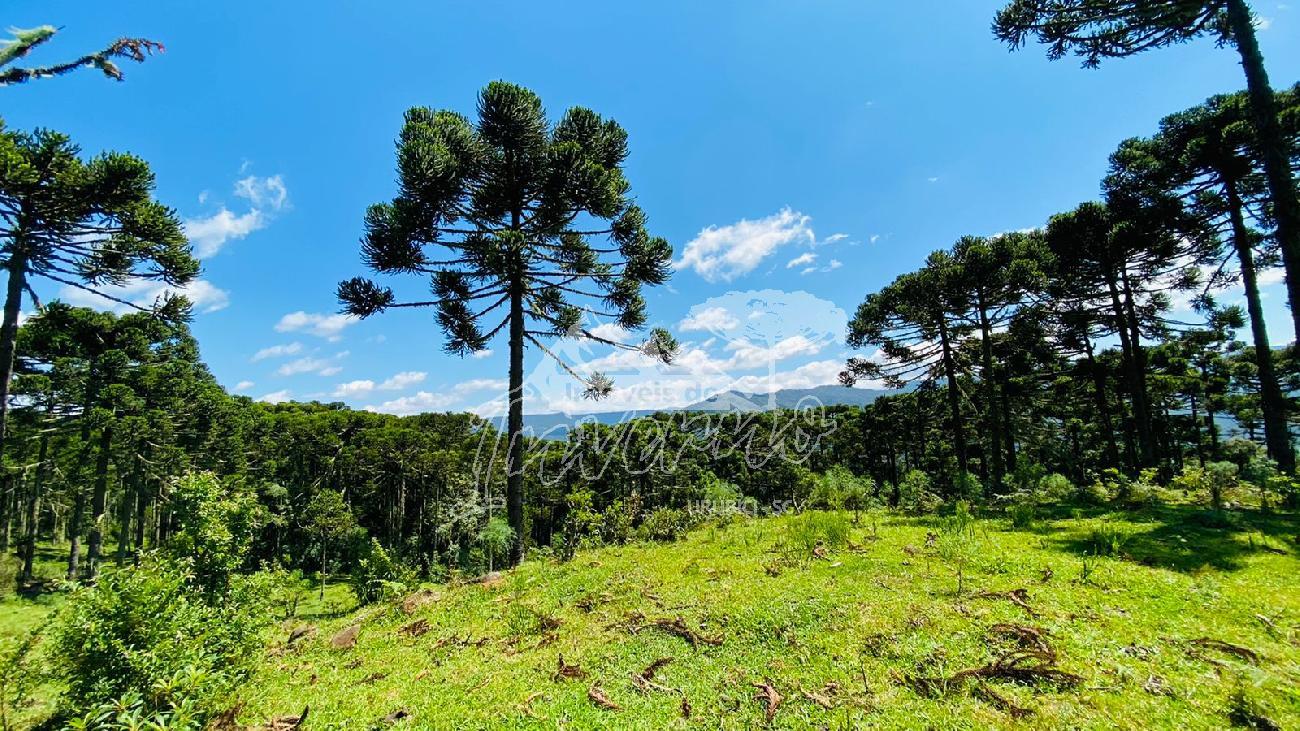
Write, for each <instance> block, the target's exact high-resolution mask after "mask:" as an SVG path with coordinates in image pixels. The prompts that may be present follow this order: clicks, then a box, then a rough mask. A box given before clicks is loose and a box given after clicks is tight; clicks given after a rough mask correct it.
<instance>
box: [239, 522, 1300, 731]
mask: <svg viewBox="0 0 1300 731" xmlns="http://www.w3.org/2000/svg"><path fill="white" fill-rule="evenodd" d="M844 520H847V518H845V519H844ZM836 527H837V522H836V520H835V519H834V518H827V517H825V516H818V515H816V514H814V516H813V517H800V516H789V517H781V518H772V519H763V520H752V521H746V522H740V523H735V524H731V525H727V526H725V527H721V526H719V527H708V528H704V529H700V530H697V531H695V532H694V533H693V534H691V535H690V536H689V538H687V539H686V540H684V541H682V542H679V543H675V544H668V545H635V546H627V547H620V548H606V549H600V550H592V551H587V552H581V553H579V555H578V557H577V558H576V559H575V560H574V561H572V562H570V563H567V564H556V563H552V562H549V561H531V562H528V563H527V564H525V565H524V566H523V567H521V568H520V569H518V570H517V571H514V572H512V573H509V574H506V575H503V576H501V577H499V578H498V579H495V580H492V581H488V582H486V583H465V584H459V585H455V584H453V585H443V586H436V587H430V588H429V589H427V590H426V591H425V592H424V593H422V594H419V595H416V596H414V597H413V598H411V599H410V600H408V601H407V602H406V603H405V604H406V606H404V607H403V606H402V605H401V604H400V603H398V604H392V605H378V606H372V607H366V608H362V609H360V610H357V611H349V612H339V613H336V614H334V615H332V616H327V615H323V614H319V613H318V614H314V615H313V614H308V615H306V616H304V617H301V618H299V619H297V620H293V621H290V622H287V623H285V625H284V627H283V629H282V631H281V634H280V635H279V636H278V637H277V638H275V639H274V640H273V641H272V643H271V647H270V649H269V652H268V656H267V658H266V660H265V661H264V663H263V664H262V666H261V667H260V669H259V670H258V671H257V673H256V675H255V677H254V678H253V679H252V681H251V682H250V683H248V685H247V687H246V692H245V693H244V698H243V701H244V703H245V705H243V707H242V709H241V711H240V714H239V717H240V720H241V721H244V722H246V723H265V722H267V721H268V720H270V719H273V718H275V717H278V716H286V715H296V714H298V713H300V712H301V711H302V709H303V707H304V706H308V707H310V712H309V716H308V719H307V721H306V723H305V724H304V728H310V729H325V728H370V727H372V726H378V727H386V726H391V727H394V728H403V727H405V728H450V727H453V726H455V727H472V728H643V729H659V728H693V727H698V728H724V729H742V728H753V727H760V726H763V725H770V726H771V727H773V728H856V727H863V726H865V725H868V724H869V725H871V726H872V727H877V728H924V727H933V728H987V727H995V728H1002V727H1006V728H1012V727H1017V728H1018V727H1024V726H1026V725H1028V726H1031V727H1040V728H1112V727H1115V726H1116V725H1118V726H1123V727H1147V728H1150V727H1158V728H1180V729H1211V728H1223V727H1225V726H1226V725H1229V724H1230V723H1234V722H1235V723H1244V724H1251V723H1253V724H1256V725H1257V726H1258V727H1261V728H1263V727H1268V726H1267V725H1266V724H1268V723H1275V724H1277V725H1279V726H1280V727H1282V728H1297V727H1300V690H1298V689H1300V639H1298V634H1300V578H1298V577H1300V571H1298V569H1300V561H1298V560H1297V556H1296V544H1295V536H1296V525H1295V522H1294V519H1293V518H1290V517H1286V516H1261V515H1258V514H1251V515H1238V516H1235V519H1234V521H1233V522H1232V523H1231V524H1230V525H1227V526H1215V525H1214V521H1213V520H1211V519H1210V518H1209V516H1207V515H1206V514H1204V513H1201V512H1199V511H1197V510H1195V509H1191V508H1162V509H1159V510H1156V511H1152V512H1149V513H1145V514H1139V515H1136V516H1135V515H1132V514H1115V515H1106V514H1092V515H1080V514H1079V513H1078V512H1077V511H1076V512H1075V513H1074V514H1073V515H1071V516H1068V517H1065V516H1061V517H1058V519H1055V520H1050V521H1040V522H1039V523H1038V524H1037V525H1035V526H1034V527H1033V528H1030V529H1012V528H1011V527H1010V526H1009V524H1008V523H1007V521H1006V520H1004V519H988V520H980V521H978V522H977V523H976V525H975V530H974V532H973V537H972V538H970V539H969V544H968V545H962V546H958V547H957V548H954V545H953V544H952V543H951V542H950V540H949V538H948V536H946V535H945V536H942V537H940V536H938V535H936V536H935V538H933V539H931V538H930V537H929V536H930V534H932V533H936V534H937V533H939V532H940V531H939V528H938V527H937V523H936V521H935V520H929V519H912V518H904V517H897V516H888V517H881V518H880V522H879V523H878V524H872V522H871V521H870V520H868V519H866V518H864V520H863V522H862V523H861V524H859V525H856V526H852V525H851V526H850V530H849V535H848V536H847V542H846V543H844V545H842V546H840V547H834V548H830V549H829V550H827V548H826V546H825V545H823V546H818V545H817V543H816V542H817V534H818V532H819V531H821V532H822V539H823V540H826V539H827V535H826V534H825V531H826V530H827V529H829V530H830V535H829V539H830V540H829V543H831V544H834V543H838V542H839V541H838V540H837V536H836V535H835V533H836ZM928 543H929V544H932V545H927V544H928ZM1098 551H1102V552H1113V553H1115V554H1116V555H1114V556H1109V557H1090V555H1089V554H1093V553H1096V552H1098ZM961 555H968V556H969V557H970V559H969V561H968V562H965V563H961V562H959V561H958V560H957V558H955V557H957V556H961ZM958 564H960V565H963V566H964V571H963V580H962V583H963V587H962V593H961V594H958V593H957V589H958V579H957V571H956V567H957V565H958ZM1021 590H1023V591H1021ZM339 601H340V600H336V602H335V603H336V604H337V603H338V602H339ZM328 605H329V601H328V600H327V603H326V606H328ZM352 627H355V628H356V635H355V644H354V645H352V646H348V645H350V642H349V641H348V639H349V638H348V636H347V635H348V633H344V634H343V635H342V636H338V637H336V634H338V633H340V632H342V631H344V630H347V629H348V628H352ZM292 630H297V633H296V634H302V633H303V632H306V634H305V635H303V636H301V637H299V638H297V639H295V640H294V641H292V642H290V641H289V640H288V638H289V637H290V633H291V631H292ZM332 640H334V641H332ZM1221 643H1227V644H1221ZM335 645H339V646H341V647H336V646H335ZM561 658H562V660H561ZM688 707H689V708H688Z"/></svg>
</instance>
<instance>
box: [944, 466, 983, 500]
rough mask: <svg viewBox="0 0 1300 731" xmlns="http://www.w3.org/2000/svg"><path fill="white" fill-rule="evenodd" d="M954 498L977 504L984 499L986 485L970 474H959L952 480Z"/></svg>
mask: <svg viewBox="0 0 1300 731" xmlns="http://www.w3.org/2000/svg"><path fill="white" fill-rule="evenodd" d="M952 496H953V498H954V499H956V500H965V501H967V502H975V501H979V500H982V499H983V498H984V483H982V482H980V478H978V477H976V476H975V475H973V474H971V473H969V472H958V473H957V474H956V475H955V476H954V477H953V480H952Z"/></svg>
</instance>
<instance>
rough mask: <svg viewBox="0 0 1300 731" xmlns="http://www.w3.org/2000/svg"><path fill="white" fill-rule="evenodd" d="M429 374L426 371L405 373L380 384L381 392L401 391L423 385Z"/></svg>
mask: <svg viewBox="0 0 1300 731" xmlns="http://www.w3.org/2000/svg"><path fill="white" fill-rule="evenodd" d="M428 375H429V374H427V373H425V372H424V371H403V372H401V373H398V374H396V375H394V376H393V377H391V378H389V379H388V380H386V381H384V382H383V383H381V384H379V390H381V391H401V390H403V389H406V388H410V387H411V386H414V385H415V384H417V383H423V382H424V379H425V378H427V377H428Z"/></svg>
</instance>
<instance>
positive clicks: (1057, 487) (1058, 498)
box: [1038, 472, 1075, 503]
mask: <svg viewBox="0 0 1300 731" xmlns="http://www.w3.org/2000/svg"><path fill="white" fill-rule="evenodd" d="M1074 494H1075V488H1074V483H1072V482H1070V478H1068V477H1066V476H1065V475H1062V474H1059V473H1055V472H1053V473H1052V474H1050V475H1046V476H1044V477H1043V478H1042V479H1041V480H1039V481H1038V496H1039V498H1040V499H1042V500H1046V501H1048V502H1053V503H1061V502H1065V501H1067V500H1070V499H1071V498H1073V497H1074Z"/></svg>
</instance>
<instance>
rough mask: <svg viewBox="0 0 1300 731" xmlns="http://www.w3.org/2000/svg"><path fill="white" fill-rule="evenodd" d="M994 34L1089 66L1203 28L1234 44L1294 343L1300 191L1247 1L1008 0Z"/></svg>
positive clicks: (1298, 312) (1299, 314) (1298, 326)
mask: <svg viewBox="0 0 1300 731" xmlns="http://www.w3.org/2000/svg"><path fill="white" fill-rule="evenodd" d="M993 33H994V35H996V36H997V38H998V39H999V40H1001V41H1003V42H1005V43H1006V44H1007V45H1008V46H1010V47H1011V48H1013V49H1014V48H1020V47H1021V46H1023V45H1024V44H1025V42H1026V41H1027V40H1028V39H1029V38H1030V37H1035V38H1037V39H1038V40H1039V42H1041V43H1043V44H1046V45H1047V46H1048V51H1047V55H1048V58H1051V59H1053V60H1055V59H1060V58H1063V57H1064V56H1065V55H1066V54H1068V53H1073V54H1075V55H1076V56H1079V57H1081V58H1082V59H1083V65H1084V66H1085V67H1088V68H1095V67H1097V66H1098V65H1100V64H1101V60H1102V59H1103V58H1123V57H1127V56H1132V55H1135V54H1138V53H1141V52H1143V51H1146V50H1149V49H1152V48H1162V47H1164V46H1170V45H1173V44H1176V43H1183V42H1186V41H1190V40H1192V39H1195V38H1199V37H1201V36H1205V35H1210V36H1212V37H1214V38H1215V39H1216V40H1217V41H1218V42H1219V44H1220V45H1227V44H1232V45H1233V46H1236V48H1237V52H1238V54H1239V55H1240V56H1241V66H1242V68H1243V69H1244V70H1245V72H1246V86H1247V90H1248V94H1249V97H1250V111H1251V116H1252V120H1253V122H1254V125H1255V129H1256V135H1257V137H1258V143H1259V148H1260V153H1261V157H1262V161H1263V167H1264V174H1265V178H1266V180H1267V182H1268V190H1269V197H1270V198H1271V199H1272V201H1273V208H1274V213H1273V215H1274V216H1275V218H1276V220H1277V240H1278V244H1279V246H1280V248H1281V251H1282V262H1283V264H1284V265H1285V266H1286V272H1287V293H1288V295H1289V298H1290V300H1291V320H1292V325H1293V327H1294V330H1295V335H1296V340H1297V342H1300V196H1298V194H1297V192H1296V186H1295V182H1294V180H1293V178H1292V175H1291V164H1290V157H1291V155H1292V154H1293V153H1294V150H1293V148H1292V147H1291V146H1289V144H1288V142H1287V139H1286V136H1285V135H1284V134H1283V131H1282V127H1281V125H1280V124H1279V123H1278V113H1277V106H1278V105H1277V99H1276V97H1275V95H1274V93H1273V88H1272V86H1270V85H1269V80H1268V71H1267V70H1266V69H1265V68H1264V57H1263V55H1262V54H1261V53H1260V50H1259V42H1258V39H1257V38H1256V35H1255V18H1254V15H1253V14H1252V12H1251V9H1250V5H1248V4H1247V2H1246V0H1163V1H1161V2H1153V1H1152V0H1012V2H1010V3H1008V4H1007V5H1006V6H1005V7H1003V9H1002V10H1001V11H1000V12H998V14H997V17H996V18H995V20H994V22H993Z"/></svg>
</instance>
